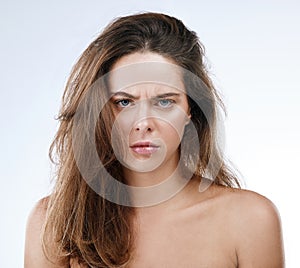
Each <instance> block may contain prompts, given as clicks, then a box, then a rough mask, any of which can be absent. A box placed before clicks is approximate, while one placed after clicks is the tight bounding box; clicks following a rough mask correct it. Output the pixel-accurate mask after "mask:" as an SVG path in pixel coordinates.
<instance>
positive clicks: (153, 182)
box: [124, 158, 191, 211]
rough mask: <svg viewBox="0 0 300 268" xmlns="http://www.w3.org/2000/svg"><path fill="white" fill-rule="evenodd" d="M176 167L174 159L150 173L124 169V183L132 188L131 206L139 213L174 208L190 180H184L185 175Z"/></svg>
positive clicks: (176, 161) (176, 162) (176, 163)
mask: <svg viewBox="0 0 300 268" xmlns="http://www.w3.org/2000/svg"><path fill="white" fill-rule="evenodd" d="M177 165H178V158H176V159H175V158H174V159H170V160H169V161H168V162H166V163H164V164H163V165H161V166H160V167H158V168H157V169H155V170H153V171H151V172H136V171H133V170H130V169H127V168H125V167H124V176H125V180H126V183H127V184H128V185H130V186H131V187H132V192H131V200H132V202H133V206H134V207H137V208H138V210H139V211H141V210H147V211H149V210H155V211H157V210H158V211H159V210H161V209H163V208H168V209H169V208H170V207H176V206H177V205H178V202H177V201H179V203H180V202H181V197H182V194H183V192H185V190H184V188H186V187H185V186H186V185H187V184H188V182H189V179H190V178H191V176H188V177H187V178H186V177H185V176H187V174H184V175H185V176H184V175H183V174H182V172H181V170H180V168H176V167H177ZM179 196H181V197H179Z"/></svg>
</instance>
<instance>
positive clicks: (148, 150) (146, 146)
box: [130, 141, 159, 155]
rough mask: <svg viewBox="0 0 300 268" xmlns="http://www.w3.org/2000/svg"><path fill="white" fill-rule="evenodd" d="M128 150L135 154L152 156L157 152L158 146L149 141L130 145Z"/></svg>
mask: <svg viewBox="0 0 300 268" xmlns="http://www.w3.org/2000/svg"><path fill="white" fill-rule="evenodd" d="M130 148H131V149H132V151H134V152H135V153H137V154H141V155H147V154H148V155H149V154H153V153H155V152H156V151H157V150H159V146H158V145H156V144H154V143H152V142H150V141H140V142H136V143H134V144H133V145H131V146H130Z"/></svg>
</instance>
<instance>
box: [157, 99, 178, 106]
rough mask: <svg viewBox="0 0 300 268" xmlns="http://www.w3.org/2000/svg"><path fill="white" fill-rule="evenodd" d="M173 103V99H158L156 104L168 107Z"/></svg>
mask: <svg viewBox="0 0 300 268" xmlns="http://www.w3.org/2000/svg"><path fill="white" fill-rule="evenodd" d="M173 103H174V101H173V100H169V99H161V100H159V101H158V105H159V106H160V107H163V108H167V107H170V106H171V105H172V104H173Z"/></svg>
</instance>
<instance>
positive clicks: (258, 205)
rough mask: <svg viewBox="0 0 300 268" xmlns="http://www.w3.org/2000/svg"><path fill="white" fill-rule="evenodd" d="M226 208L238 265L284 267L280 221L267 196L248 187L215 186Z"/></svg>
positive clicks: (222, 206) (223, 206) (221, 205)
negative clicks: (241, 188)
mask: <svg viewBox="0 0 300 268" xmlns="http://www.w3.org/2000/svg"><path fill="white" fill-rule="evenodd" d="M215 191H216V192H218V194H217V196H218V198H217V199H219V200H220V202H219V203H220V208H221V209H222V210H225V211H226V214H227V216H228V217H227V219H228V223H229V224H228V228H229V229H230V230H229V231H230V233H231V235H232V239H233V240H234V243H235V248H236V253H237V259H238V263H239V267H266V268H268V267H272V268H276V267H278V268H279V267H284V252H283V242H282V231H281V221H280V216H279V213H278V210H277V208H276V206H275V205H274V204H273V202H272V201H271V200H269V199H268V198H266V197H265V196H263V195H260V194H258V193H256V192H253V191H249V190H240V189H227V188H222V187H221V188H219V189H217V190H215Z"/></svg>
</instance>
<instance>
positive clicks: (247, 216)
mask: <svg viewBox="0 0 300 268" xmlns="http://www.w3.org/2000/svg"><path fill="white" fill-rule="evenodd" d="M197 185H198V181H197V180H196V179H195V180H192V181H191V182H190V184H189V185H188V186H187V187H186V188H185V189H184V190H183V191H182V192H181V193H179V194H178V195H177V196H175V197H174V198H173V199H174V200H173V199H170V200H168V201H166V202H165V203H163V204H160V205H159V206H153V207H148V208H140V209H137V214H136V218H135V232H136V245H135V250H134V252H133V257H132V261H131V262H130V265H129V266H128V268H135V267H139V268H140V267H145V268H148V267H149V268H150V267H151V268H152V267H172V268H173V267H174V268H177V267H178V268H182V267H187V268H188V267H192V268H194V267H213V268H218V267H222V268H225V267H228V268H230V267H239V268H259V267H263V268H277V267H278V268H280V267H284V256H283V244H282V235H281V227H280V219H279V216H278V213H277V210H276V208H275V207H274V205H273V204H272V203H271V202H270V201H269V200H268V199H266V198H265V197H263V196H261V195H259V194H257V193H254V192H250V191H246V190H237V189H228V188H224V187H219V186H211V187H210V188H209V189H208V190H206V191H205V192H203V193H199V192H198V187H197ZM179 199H181V201H180V202H177V201H179ZM174 201H176V202H174ZM171 204H172V205H171ZM45 206H46V202H45V200H43V201H40V202H39V203H38V204H37V206H36V207H35V208H34V210H33V211H32V213H31V216H30V217H29V220H28V226H27V232H26V245H25V268H27V267H32V268H34V267H45V268H46V267H57V268H58V267H69V263H70V264H71V266H70V267H73V268H74V267H75V268H76V267H84V266H80V265H79V264H78V263H77V262H76V260H70V262H69V263H68V264H67V265H66V264H65V265H59V264H56V265H54V264H53V263H51V262H49V261H47V259H46V257H45V255H44V254H43V251H42V246H41V242H40V234H41V228H42V225H43V222H44V219H45V211H46V207H45Z"/></svg>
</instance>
